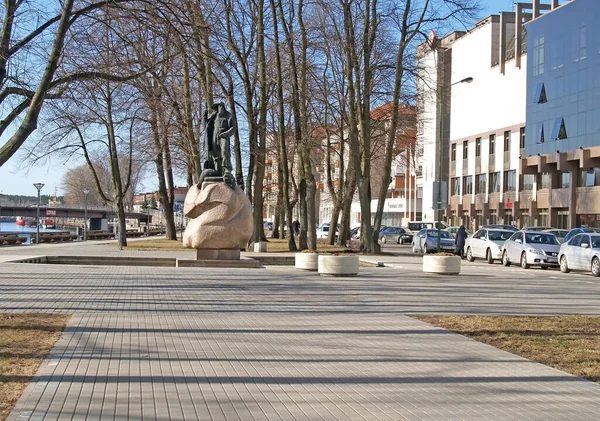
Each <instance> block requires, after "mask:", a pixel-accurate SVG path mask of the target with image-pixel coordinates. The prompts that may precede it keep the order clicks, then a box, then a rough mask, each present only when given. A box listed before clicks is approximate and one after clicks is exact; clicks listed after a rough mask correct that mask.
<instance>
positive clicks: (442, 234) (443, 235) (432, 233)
mask: <svg viewBox="0 0 600 421" xmlns="http://www.w3.org/2000/svg"><path fill="white" fill-rule="evenodd" d="M437 234H438V231H437V230H427V236H428V237H436V238H437ZM440 238H452V236H451V235H450V233H449V232H448V231H444V230H441V231H440Z"/></svg>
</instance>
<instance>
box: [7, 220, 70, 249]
mask: <svg viewBox="0 0 600 421" xmlns="http://www.w3.org/2000/svg"><path fill="white" fill-rule="evenodd" d="M36 231H37V228H35V227H34V228H30V227H22V226H19V225H17V224H16V223H14V222H0V232H18V233H20V234H21V235H23V236H24V237H27V242H26V243H25V244H29V239H30V237H29V233H32V232H36ZM54 231H66V230H54V229H45V228H42V227H40V232H54ZM71 231H73V230H71ZM73 232H74V231H73Z"/></svg>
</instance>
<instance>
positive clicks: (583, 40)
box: [577, 25, 587, 60]
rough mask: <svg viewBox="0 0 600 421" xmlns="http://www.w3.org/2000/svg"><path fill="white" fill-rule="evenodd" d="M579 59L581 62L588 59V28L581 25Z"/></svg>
mask: <svg viewBox="0 0 600 421" xmlns="http://www.w3.org/2000/svg"><path fill="white" fill-rule="evenodd" d="M578 53H579V54H578V56H577V58H578V59H579V60H585V59H586V58H587V26H585V25H581V26H580V27H579V51H578Z"/></svg>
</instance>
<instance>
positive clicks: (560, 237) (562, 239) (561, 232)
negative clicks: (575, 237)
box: [543, 228, 569, 243]
mask: <svg viewBox="0 0 600 421" xmlns="http://www.w3.org/2000/svg"><path fill="white" fill-rule="evenodd" d="M543 232H549V233H550V234H554V235H556V238H558V242H559V243H564V242H565V236H566V235H567V234H568V233H569V231H567V230H561V229H558V228H552V229H547V230H545V231H543Z"/></svg>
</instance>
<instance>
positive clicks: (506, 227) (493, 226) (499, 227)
mask: <svg viewBox="0 0 600 421" xmlns="http://www.w3.org/2000/svg"><path fill="white" fill-rule="evenodd" d="M480 228H481V229H486V230H488V229H492V230H493V229H497V230H509V231H514V232H517V231H519V230H518V229H517V228H516V227H514V226H512V225H502V224H491V225H484V226H482V227H480Z"/></svg>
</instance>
